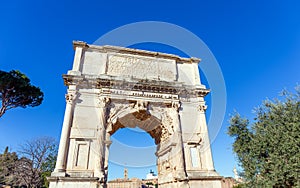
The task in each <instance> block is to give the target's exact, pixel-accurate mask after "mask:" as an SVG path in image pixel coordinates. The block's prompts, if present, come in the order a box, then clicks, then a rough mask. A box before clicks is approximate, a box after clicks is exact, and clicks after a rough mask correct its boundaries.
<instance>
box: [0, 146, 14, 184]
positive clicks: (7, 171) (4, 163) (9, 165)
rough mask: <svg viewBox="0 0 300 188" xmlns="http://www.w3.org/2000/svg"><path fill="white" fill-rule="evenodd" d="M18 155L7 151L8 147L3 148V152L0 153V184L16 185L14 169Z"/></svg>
mask: <svg viewBox="0 0 300 188" xmlns="http://www.w3.org/2000/svg"><path fill="white" fill-rule="evenodd" d="M17 161H18V156H17V154H16V152H12V153H11V152H9V151H8V147H6V148H5V151H4V153H3V154H0V184H7V185H11V186H14V185H16V177H15V176H14V170H15V167H16V162H17Z"/></svg>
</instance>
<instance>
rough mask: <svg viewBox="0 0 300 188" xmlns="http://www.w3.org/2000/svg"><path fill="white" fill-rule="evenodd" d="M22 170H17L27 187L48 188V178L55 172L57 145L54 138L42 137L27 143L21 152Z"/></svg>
mask: <svg viewBox="0 0 300 188" xmlns="http://www.w3.org/2000/svg"><path fill="white" fill-rule="evenodd" d="M19 153H20V154H21V156H22V158H21V160H19V165H18V167H20V168H21V169H18V170H16V172H17V173H18V177H19V178H20V181H22V182H24V184H25V185H26V186H27V187H42V186H44V187H47V186H48V183H47V182H46V176H47V175H50V173H51V172H52V171H53V170H54V167H55V161H56V154H57V144H56V142H55V140H54V139H53V138H49V137H42V138H37V139H33V140H29V141H27V142H25V143H24V144H23V145H22V146H21V151H20V152H19Z"/></svg>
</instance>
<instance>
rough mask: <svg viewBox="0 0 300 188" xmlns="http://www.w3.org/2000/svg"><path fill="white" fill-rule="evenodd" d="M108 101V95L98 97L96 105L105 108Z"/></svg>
mask: <svg viewBox="0 0 300 188" xmlns="http://www.w3.org/2000/svg"><path fill="white" fill-rule="evenodd" d="M109 102H110V99H109V98H108V97H102V96H100V97H98V106H99V107H100V108H105V107H107V105H108V103H109Z"/></svg>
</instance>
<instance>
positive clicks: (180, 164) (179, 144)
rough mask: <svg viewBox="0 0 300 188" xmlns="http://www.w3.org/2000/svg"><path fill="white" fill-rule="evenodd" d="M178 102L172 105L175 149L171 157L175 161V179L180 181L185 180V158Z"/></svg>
mask: <svg viewBox="0 0 300 188" xmlns="http://www.w3.org/2000/svg"><path fill="white" fill-rule="evenodd" d="M179 107H180V104H179V102H173V103H172V109H171V114H172V119H173V125H174V134H175V141H176V149H175V152H176V153H175V154H174V153H173V155H174V156H173V157H175V161H176V173H175V174H176V177H175V178H176V179H178V180H180V181H182V180H185V179H186V170H185V157H184V145H183V140H182V128H181V122H180V114H179Z"/></svg>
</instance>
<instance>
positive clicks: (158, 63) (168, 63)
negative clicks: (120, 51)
mask: <svg viewBox="0 0 300 188" xmlns="http://www.w3.org/2000/svg"><path fill="white" fill-rule="evenodd" d="M107 74H108V75H112V76H126V77H134V78H141V79H150V80H164V81H174V80H176V65H175V61H172V60H163V59H157V58H145V57H140V56H135V55H131V56H125V55H109V56H108V66H107Z"/></svg>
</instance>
